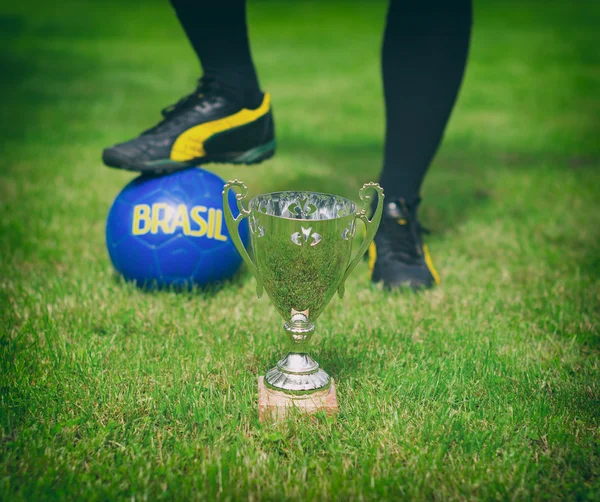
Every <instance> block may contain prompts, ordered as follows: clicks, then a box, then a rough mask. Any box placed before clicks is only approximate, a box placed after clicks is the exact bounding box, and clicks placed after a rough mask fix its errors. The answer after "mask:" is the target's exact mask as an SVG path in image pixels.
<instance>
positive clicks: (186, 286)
mask: <svg viewBox="0 0 600 502" xmlns="http://www.w3.org/2000/svg"><path fill="white" fill-rule="evenodd" d="M112 280H113V282H114V283H115V284H117V285H119V286H124V287H126V288H131V289H132V290H136V291H141V292H142V293H145V294H148V295H157V294H158V295H160V294H167V293H176V294H178V295H181V296H182V297H183V296H188V297H202V298H206V299H211V298H214V297H216V296H217V295H218V294H219V293H220V292H221V291H223V290H225V289H231V288H238V289H241V288H242V286H243V285H244V284H245V283H246V282H247V281H249V280H253V277H252V275H251V274H250V272H248V271H247V270H246V268H245V267H244V266H242V267H240V269H239V270H238V271H237V272H236V273H235V275H234V276H233V277H231V278H230V279H227V280H224V281H218V282H213V283H210V284H206V285H200V284H194V283H193V282H192V281H186V282H185V283H181V284H159V283H158V282H157V281H156V280H149V281H147V282H144V283H141V284H140V283H138V282H136V281H135V280H130V279H126V278H125V277H123V276H122V275H121V274H120V273H119V272H117V271H116V270H113V273H112Z"/></svg>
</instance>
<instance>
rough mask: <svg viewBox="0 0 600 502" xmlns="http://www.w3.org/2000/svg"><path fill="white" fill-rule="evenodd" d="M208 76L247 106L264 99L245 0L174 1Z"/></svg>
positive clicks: (180, 19)
mask: <svg viewBox="0 0 600 502" xmlns="http://www.w3.org/2000/svg"><path fill="white" fill-rule="evenodd" d="M171 3H172V4H173V7H174V8H175V11H176V12H177V17H178V18H179V21H180V23H181V25H182V26H183V29H184V30H185V33H186V34H187V37H188V38H189V40H190V42H191V44H192V46H193V48H194V50H195V51H196V54H197V55H198V59H200V63H201V64H202V69H203V70H204V75H205V76H206V77H209V78H214V79H215V80H217V81H218V82H219V83H220V84H221V86H222V87H223V90H224V91H225V93H226V94H227V95H228V96H230V97H232V98H233V99H235V100H236V101H238V102H239V103H240V105H241V106H243V107H245V108H256V107H258V106H260V104H261V102H262V93H261V92H260V86H259V84H258V78H257V76H256V70H255V69H254V63H253V62H252V55H251V53H250V43H249V41H248V27H247V25H246V1H245V0H216V1H210V2H207V1H202V0H171Z"/></svg>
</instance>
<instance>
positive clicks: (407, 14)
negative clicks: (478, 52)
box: [380, 0, 472, 204]
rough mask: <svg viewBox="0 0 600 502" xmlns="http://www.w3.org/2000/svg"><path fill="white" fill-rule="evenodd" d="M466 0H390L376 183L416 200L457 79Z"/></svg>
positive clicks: (464, 47)
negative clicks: (380, 167)
mask: <svg viewBox="0 0 600 502" xmlns="http://www.w3.org/2000/svg"><path fill="white" fill-rule="evenodd" d="M471 19H472V11H471V0H456V1H453V2H449V1H445V0H422V1H420V0H415V1H405V0H390V6H389V10H388V15H387V24H386V29H385V35H384V40H383V49H382V72H383V87H384V94H385V112H386V136H385V150H384V165H383V172H382V174H381V178H380V183H381V186H382V187H383V188H384V190H385V195H386V197H388V200H390V199H391V198H403V199H405V200H406V202H407V203H408V204H412V203H416V202H417V201H418V197H419V191H420V187H421V183H422V181H423V178H424V177H425V173H426V172H427V168H428V167H429V164H430V162H431V160H432V159H433V156H434V155H435V152H436V150H437V148H438V146H439V144H440V142H441V139H442V136H443V134H444V129H445V127H446V123H447V121H448V118H449V117H450V113H451V111H452V107H453V106H454V102H455V101H456V96H457V94H458V89H459V87H460V83H461V81H462V77H463V73H464V69H465V65H466V60H467V52H468V47H469V38H470V33H471Z"/></svg>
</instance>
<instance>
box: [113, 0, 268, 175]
mask: <svg viewBox="0 0 600 502" xmlns="http://www.w3.org/2000/svg"><path fill="white" fill-rule="evenodd" d="M172 4H173V7H174V8H175V11H176V13H177V17H178V18H179V21H180V22H181V25H182V26H183V28H184V30H185V32H186V34H187V36H188V38H189V40H190V43H191V44H192V47H193V48H194V50H195V51H196V54H197V55H198V59H199V60H200V62H201V64H202V68H203V71H204V74H203V76H202V78H201V79H200V80H199V83H198V87H197V88H196V89H195V90H194V91H193V92H192V93H191V94H189V95H188V96H185V97H183V98H182V99H181V100H180V101H179V102H177V103H176V104H174V105H172V106H169V107H167V108H165V109H164V110H163V112H162V114H163V119H162V120H161V122H160V123H158V124H157V125H156V126H154V127H153V128H151V129H149V130H148V131H146V132H144V133H142V134H141V135H140V136H139V137H137V138H135V139H132V140H130V141H127V142H125V143H120V144H118V145H115V146H113V147H110V148H107V149H105V150H104V153H103V160H104V163H105V164H106V165H108V166H110V167H117V168H122V169H131V170H135V171H141V172H146V173H156V174H158V173H163V172H169V171H173V170H177V169H183V168H185V167H187V166H189V165H198V164H203V163H208V162H229V163H245V164H252V163H257V162H261V161H262V160H264V159H267V158H269V157H271V156H272V155H273V153H274V152H275V132H274V123H273V115H272V112H271V104H270V97H269V95H268V94H263V93H262V92H261V90H260V87H259V83H258V78H257V76H256V71H255V69H254V64H253V62H252V56H251V53H250V44H249V41H248V29H247V25H246V2H245V0H212V1H206V0H172Z"/></svg>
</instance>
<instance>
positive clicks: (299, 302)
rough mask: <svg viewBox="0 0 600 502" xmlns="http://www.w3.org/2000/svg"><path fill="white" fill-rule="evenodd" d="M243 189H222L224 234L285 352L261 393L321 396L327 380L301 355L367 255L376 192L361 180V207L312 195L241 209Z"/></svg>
mask: <svg viewBox="0 0 600 502" xmlns="http://www.w3.org/2000/svg"><path fill="white" fill-rule="evenodd" d="M233 189H238V191H235V190H234V191H235V192H236V199H237V204H238V208H239V211H240V212H239V215H238V217H237V218H234V217H233V214H232V211H231V208H230V207H229V202H228V192H229V190H233ZM247 192H248V189H247V188H246V186H245V185H244V183H242V182H241V181H238V180H233V181H229V182H228V183H227V184H226V185H225V186H224V189H223V208H224V214H225V222H226V224H227V229H228V230H229V234H230V236H231V238H232V240H233V243H234V244H235V246H236V248H237V250H238V251H239V253H240V255H241V256H242V258H243V259H244V261H245V262H246V265H247V266H248V268H249V269H250V271H251V272H252V274H253V275H254V277H255V279H256V283H257V284H256V292H257V295H258V297H259V298H260V297H261V296H262V293H263V289H264V290H266V292H267V294H268V295H269V298H270V299H271V301H272V302H273V305H274V306H275V308H276V309H277V311H278V312H279V313H280V314H281V316H282V317H283V319H284V320H285V324H284V329H285V331H286V332H287V334H288V335H289V339H290V341H291V344H292V347H291V349H290V351H289V353H288V354H287V355H286V356H285V357H284V358H283V359H281V360H280V361H279V362H278V363H277V366H275V367H274V368H272V369H271V370H269V371H268V372H267V374H266V375H265V378H264V383H265V385H266V387H267V388H269V389H271V390H274V391H280V392H283V393H285V394H288V395H294V396H296V398H299V397H300V396H307V395H311V394H315V393H318V392H321V391H325V390H327V389H328V388H329V386H330V384H331V378H330V377H329V375H328V374H327V373H326V372H325V371H323V369H321V368H320V367H319V364H318V363H317V362H316V361H315V360H314V359H313V358H312V357H311V356H310V355H309V354H308V352H307V350H306V345H307V343H308V341H309V340H310V338H311V336H312V334H313V332H314V329H315V326H314V322H315V321H316V320H317V318H318V317H319V315H320V314H321V312H322V311H323V309H324V308H325V307H326V306H327V304H328V303H329V301H330V300H331V298H332V297H333V295H334V294H335V292H336V291H337V292H338V294H339V296H340V298H341V297H343V295H344V284H345V281H346V279H347V277H348V276H349V275H350V273H351V272H352V270H353V269H354V268H355V267H356V265H357V264H358V262H359V261H360V259H361V258H362V257H363V255H364V254H365V252H366V251H367V249H368V247H369V244H370V243H371V241H372V240H373V237H374V236H375V232H376V231H377V228H378V226H379V222H380V220H381V214H382V211H383V190H382V188H381V187H380V186H379V185H378V184H377V183H366V184H365V185H364V186H363V187H362V188H361V190H360V192H359V197H360V199H361V201H362V202H363V204H362V208H360V209H359V208H358V205H357V204H356V203H354V202H353V201H351V200H350V199H346V198H344V197H339V196H337V195H330V194H323V193H317V192H307V191H302V192H292V191H288V192H275V193H268V194H263V195H259V196H257V197H254V198H252V199H251V200H250V201H249V202H248V207H247V208H246V207H244V204H243V201H244V199H245V198H246V195H247ZM374 194H377V198H378V201H377V202H378V203H377V206H376V209H375V211H374V213H373V216H372V217H371V219H369V218H368V216H367V214H368V212H369V209H370V207H371V201H372V195H374ZM243 218H248V219H249V227H250V241H251V245H250V252H248V251H247V250H246V248H245V247H244V245H243V244H242V241H241V239H240V237H239V234H238V226H239V223H240V221H241V220H242V219H243ZM357 219H360V220H362V221H363V222H364V223H365V226H366V234H365V238H364V239H363V241H362V244H361V245H360V247H359V249H358V251H357V253H356V255H355V257H354V258H353V259H351V252H352V243H353V237H354V235H355V233H356V220H357Z"/></svg>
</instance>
